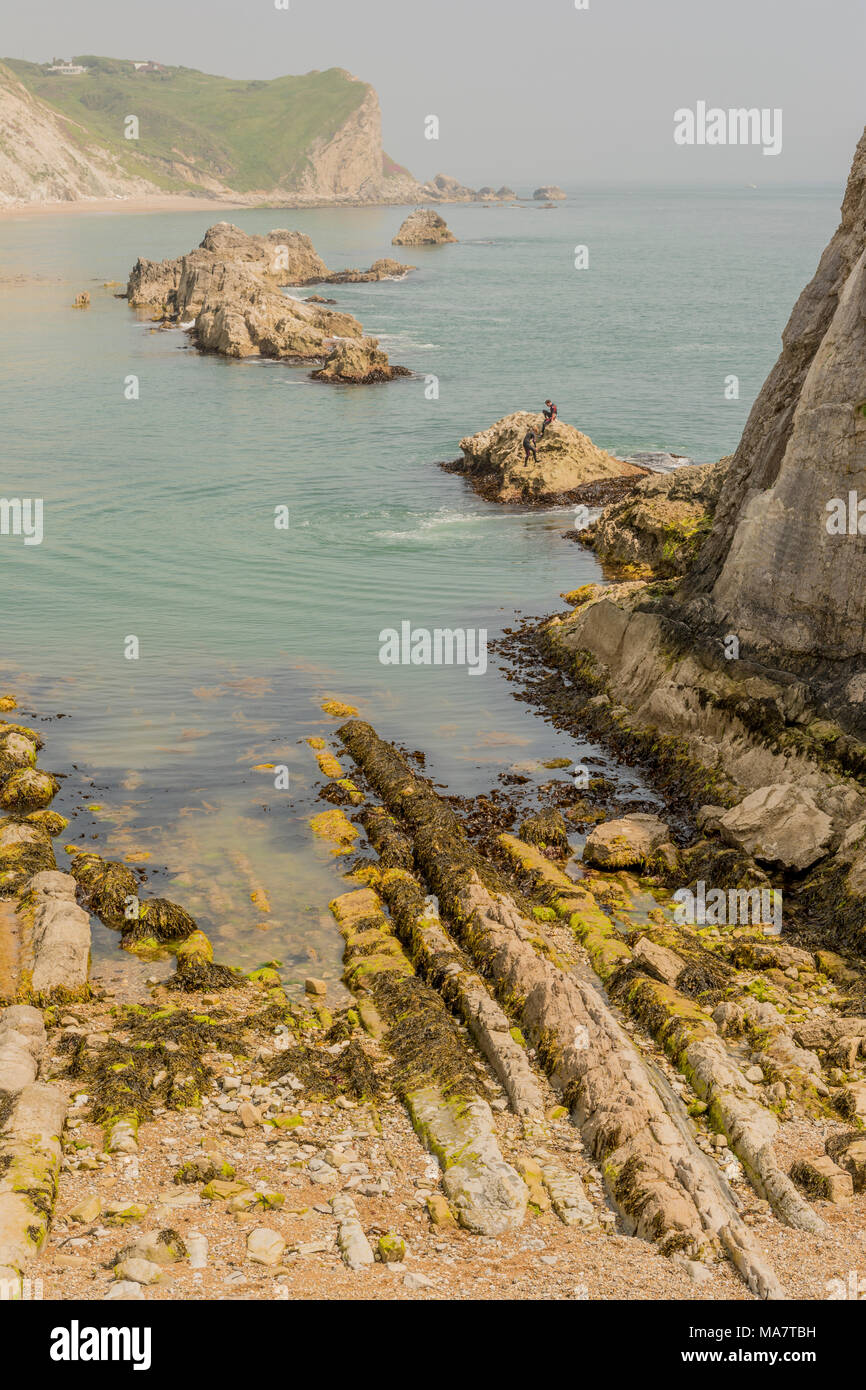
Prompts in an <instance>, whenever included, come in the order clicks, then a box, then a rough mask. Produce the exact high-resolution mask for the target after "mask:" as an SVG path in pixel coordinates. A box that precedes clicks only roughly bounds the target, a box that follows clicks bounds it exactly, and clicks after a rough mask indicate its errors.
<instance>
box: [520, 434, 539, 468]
mask: <svg viewBox="0 0 866 1390" xmlns="http://www.w3.org/2000/svg"><path fill="white" fill-rule="evenodd" d="M537 439H538V436H537V434H536V433H535V430H534V429H532V428H531V427H530V428H529V429H528V430H527V431H526V434H525V435H524V436H523V461H524V463H528V462H529V455H530V454H532V457H533V458H534V459H535V462H536V463H538V454H537V452H536V448H535V444H536V440H537Z"/></svg>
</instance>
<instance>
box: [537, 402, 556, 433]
mask: <svg viewBox="0 0 866 1390" xmlns="http://www.w3.org/2000/svg"><path fill="white" fill-rule="evenodd" d="M544 405H545V409H544V411H543V414H544V424H543V425H542V426H541V437H542V439H543V438H544V431H545V430H546V429H547V426H548V425H552V424H553V422H554V420H555V419H556V414H557V412H556V406H555V405H554V404H553V401H545V402H544Z"/></svg>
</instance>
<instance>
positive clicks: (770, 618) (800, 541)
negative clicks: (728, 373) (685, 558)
mask: <svg viewBox="0 0 866 1390" xmlns="http://www.w3.org/2000/svg"><path fill="white" fill-rule="evenodd" d="M782 343H783V346H782V352H781V355H780V357H779V359H778V361H777V362H776V364H775V366H774V367H773V370H772V371H771V372H770V375H769V376H768V378H767V380H766V382H765V383H764V386H763V388H762V390H761V392H760V394H759V396H758V398H757V400H756V401H755V404H754V406H753V408H752V411H751V414H750V416H749V419H748V422H747V424H746V428H745V430H744V433H743V437H742V439H741V441H740V444H739V447H738V449H737V451H736V453H735V454H734V456H733V459H732V462H731V465H730V467H729V469H728V472H727V475H726V478H725V483H724V486H723V488H722V492H721V496H720V499H719V503H718V507H717V510H716V514H715V521H714V525H713V529H712V532H711V534H710V536H709V538H708V539H707V541H706V543H705V544H704V546H703V548H702V550H701V552H700V554H699V556H698V558H697V561H696V563H695V565H694V567H693V568H692V570H691V572H690V573H689V575H688V576H687V577H686V579H685V581H684V583H683V586H682V589H681V597H682V599H684V600H686V601H687V603H688V604H689V607H690V609H691V611H692V613H693V614H694V615H695V616H700V617H701V618H702V619H703V620H704V622H708V623H710V624H720V625H724V627H725V628H726V630H729V631H731V632H734V633H736V634H737V635H738V636H739V638H740V641H741V642H742V644H743V645H744V646H745V647H747V648H748V649H750V650H751V651H753V652H754V653H755V655H757V656H759V657H761V656H763V657H766V658H768V659H772V660H773V661H776V662H778V663H779V664H780V665H782V666H790V667H792V668H793V669H797V670H800V671H802V670H804V664H810V663H813V662H816V661H817V662H820V663H824V664H825V665H826V664H827V663H835V664H836V665H837V667H838V678H839V679H841V677H842V676H845V675H847V676H848V677H849V681H850V678H852V677H853V676H854V675H855V672H854V669H853V667H854V664H856V663H858V662H859V660H860V659H861V658H862V656H863V654H864V650H866V545H864V534H866V515H864V516H863V519H862V532H863V533H864V534H858V520H859V517H858V514H857V502H858V501H859V500H863V501H864V503H866V132H864V135H863V137H862V138H861V140H860V143H859V145H858V147H857V151H856V153H855V156H854V162H853V166H852V169H851V175H850V178H849V181H848V187H847V191H846V193H845V199H844V202H843V205H842V220H841V223H840V225H839V228H838V229H837V231H836V233H835V234H834V236H833V238H832V240H831V241H830V243H829V245H828V246H827V248H826V250H825V251H824V254H823V255H822V257H821V261H820V263H819V266H818V269H817V271H816V273H815V276H814V278H813V279H812V281H811V283H810V284H809V285H808V286H807V287H806V289H805V290H804V291H803V293H802V294H801V295H800V298H799V299H798V301H797V303H796V305H795V306H794V310H793V312H792V314H791V317H790V320H789V322H788V325H787V327H786V328H785V331H784V334H783V336H782ZM851 494H855V495H854V496H851ZM834 499H835V500H834ZM843 507H844V513H843V511H842V508H843ZM863 511H864V513H866V505H864V508H863ZM849 513H850V514H849ZM840 529H841V530H843V531H844V534H839V531H840ZM851 532H853V534H851ZM837 683H838V682H837ZM848 683H849V682H846V685H847V684H848ZM858 689H859V687H857V686H856V685H855V686H854V688H853V689H850V690H849V691H848V698H849V699H850V698H851V696H852V695H853V696H856V695H857V694H858ZM860 699H861V700H862V699H863V694H862V693H861V694H860Z"/></svg>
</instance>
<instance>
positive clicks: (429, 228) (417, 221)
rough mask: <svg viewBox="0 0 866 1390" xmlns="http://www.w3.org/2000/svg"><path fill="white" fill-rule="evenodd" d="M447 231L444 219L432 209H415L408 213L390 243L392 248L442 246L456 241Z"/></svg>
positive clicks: (451, 233)
mask: <svg viewBox="0 0 866 1390" xmlns="http://www.w3.org/2000/svg"><path fill="white" fill-rule="evenodd" d="M456 240H457V238H456V236H455V235H454V233H453V232H451V231H449V229H448V224H447V222H446V221H445V218H444V217H440V216H439V214H438V212H434V211H433V210H432V208H416V209H415V211H414V212H410V214H409V216H408V217H407V218H406V220H405V222H404V223H403V225H402V226H401V228H400V230H399V232H398V233H397V235H396V236H395V237H394V239H393V241H392V242H391V245H392V246H442V245H444V244H445V243H446V242H449V241H456Z"/></svg>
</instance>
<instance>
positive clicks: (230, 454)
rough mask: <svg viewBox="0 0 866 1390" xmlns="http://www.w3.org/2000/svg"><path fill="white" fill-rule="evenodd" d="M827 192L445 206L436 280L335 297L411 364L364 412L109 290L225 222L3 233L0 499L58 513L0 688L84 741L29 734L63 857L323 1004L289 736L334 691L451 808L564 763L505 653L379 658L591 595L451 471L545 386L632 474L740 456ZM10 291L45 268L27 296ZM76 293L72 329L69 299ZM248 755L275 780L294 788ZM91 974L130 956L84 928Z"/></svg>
mask: <svg viewBox="0 0 866 1390" xmlns="http://www.w3.org/2000/svg"><path fill="white" fill-rule="evenodd" d="M838 203H839V194H838V191H837V190H820V189H813V190H802V189H800V190H788V191H785V190H772V191H769V190H768V191H767V192H763V191H760V190H757V191H756V190H748V189H743V190H733V191H732V190H725V191H723V192H722V191H720V192H713V191H707V190H697V191H689V192H684V191H660V192H655V193H654V192H648V191H646V190H640V191H637V190H635V191H609V190H608V191H601V190H595V191H590V192H586V193H583V194H581V195H580V196H575V197H574V198H572V199H570V200H569V202H568V203H566V204H563V205H560V206H558V207H557V208H556V209H555V210H541V209H539V208H538V207H532V206H529V207H525V208H520V209H512V208H508V207H502V208H499V207H493V208H484V207H481V206H474V205H473V206H465V207H462V206H455V207H452V208H447V209H445V214H446V217H447V220H448V223H449V225H450V226H451V227H452V229H453V230H454V232H455V234H456V235H457V236H458V238H459V244H458V245H456V246H448V247H440V248H435V249H429V250H424V249H420V250H414V251H412V252H411V254H410V253H409V252H408V251H407V252H406V254H405V255H403V253H402V252H401V253H400V258H401V259H405V260H408V261H414V262H416V263H417V265H418V267H419V268H418V270H417V271H416V272H415V273H414V274H413V275H411V276H410V277H408V278H407V279H405V280H403V281H400V282H391V281H384V282H381V283H379V284H373V285H348V286H335V287H333V288H332V290H331V291H329V293H333V296H334V297H335V298H336V299H337V300H338V306H337V307H339V308H341V309H345V310H348V311H349V312H351V313H354V314H356V315H357V316H358V317H359V318H360V319H361V321H362V322H363V324H364V327H365V329H366V330H367V331H368V332H371V333H376V334H379V335H381V338H382V342H383V346H384V347H385V348H386V350H387V351H388V353H389V355H390V356H391V358H392V360H393V361H395V362H399V363H402V364H404V365H406V366H408V367H410V368H412V369H413V371H414V372H417V373H419V374H420V376H419V377H418V378H412V379H403V380H399V381H397V382H394V383H391V384H388V385H384V386H380V387H329V386H326V385H324V384H321V383H315V382H311V381H310V380H309V378H308V376H307V373H306V371H305V370H303V369H297V368H287V367H284V366H281V365H279V364H273V363H239V362H227V361H224V360H221V359H218V358H215V357H204V356H199V355H198V354H196V353H195V352H194V351H192V350H190V349H189V348H188V346H187V339H186V336H185V335H184V334H181V333H177V332H170V333H166V332H157V331H152V330H151V326H150V325H148V324H143V323H141V322H140V321H139V320H138V319H137V317H136V316H135V314H134V313H133V312H132V311H131V310H130V309H129V308H128V306H127V305H126V303H125V302H124V301H121V300H116V299H114V298H113V293H114V291H112V290H111V289H103V288H102V285H103V282H104V281H108V280H119V281H122V282H124V283H125V281H126V278H127V275H128V272H129V269H130V267H131V265H132V264H133V262H134V261H135V259H136V257H137V256H139V255H144V256H149V257H152V258H162V257H164V256H174V255H177V254H179V253H181V252H183V251H185V250H188V249H189V248H190V247H192V246H193V245H195V244H197V243H198V241H199V240H200V239H201V236H202V235H203V233H204V231H205V229H206V227H207V226H208V225H210V224H211V223H212V222H214V221H216V220H218V218H219V214H218V213H217V212H210V213H208V212H204V213H202V214H198V213H183V214H153V215H144V216H128V215H112V214H84V215H75V216H61V217H57V218H52V217H37V218H33V219H26V220H25V219H21V220H18V219H15V220H10V221H6V222H2V221H0V279H2V280H3V281H4V283H0V314H2V319H3V324H4V329H5V331H4V332H3V334H2V340H0V380H2V396H3V418H4V423H5V450H4V455H5V457H4V465H5V466H4V469H3V480H2V495H4V496H7V497H10V496H24V497H33V496H41V497H43V498H44V499H45V539H44V541H43V543H42V545H40V546H30V547H25V546H24V545H23V543H22V540H21V539H20V538H15V537H0V577H2V585H3V594H4V603H3V623H2V646H0V671H2V673H3V677H4V684H5V685H6V687H8V688H9V689H12V690H13V691H15V692H16V693H18V694H19V696H20V697H22V704H23V706H24V708H25V709H26V708H27V705H28V703H29V704H30V706H31V708H32V710H33V711H34V712H35V713H36V714H37V715H41V716H47V715H48V714H49V713H50V712H55V713H56V712H63V713H64V714H65V715H66V716H67V717H66V718H64V719H62V720H53V719H50V720H49V719H46V721H45V724H44V732H45V735H46V740H47V747H46V750H45V752H44V753H43V762H44V764H45V765H46V766H51V767H54V768H56V769H57V770H59V771H61V772H64V773H67V774H68V777H67V778H66V780H65V782H64V789H63V792H62V793H61V796H60V798H59V799H58V802H57V805H58V807H59V808H60V809H62V810H64V811H65V813H67V814H69V813H70V812H73V813H75V818H74V819H73V821H72V824H71V826H70V831H69V833H68V835H67V836H66V837H63V840H62V841H61V842H60V843H61V844H62V843H64V842H65V841H66V840H69V839H80V838H81V837H86V838H88V839H90V837H91V836H93V837H98V838H96V839H95V841H94V843H95V844H96V845H97V846H98V847H100V848H101V849H102V850H103V851H104V852H106V853H109V854H127V855H130V856H132V857H133V858H134V859H136V860H138V861H139V862H141V864H142V866H143V867H146V868H147V870H148V873H149V875H150V879H149V882H150V890H149V891H152V892H165V893H169V894H175V895H176V896H177V898H178V899H179V900H180V901H182V902H183V903H184V904H185V905H187V906H188V907H190V909H191V910H193V911H194V912H195V913H196V914H197V915H199V916H200V918H201V921H202V925H203V926H204V927H205V929H206V930H208V931H210V932H211V933H212V934H213V935H214V937H215V939H217V941H218V943H219V949H220V954H221V956H222V957H223V958H225V959H227V960H229V961H230V962H232V963H237V964H243V965H246V966H250V965H253V964H256V963H258V962H259V961H261V960H264V959H268V958H271V957H277V958H279V959H281V960H283V961H284V962H285V963H286V965H287V966H291V967H293V968H294V969H296V970H299V971H300V972H301V973H303V971H304V970H305V969H309V968H312V967H313V966H315V967H316V970H317V973H323V974H325V975H326V976H328V977H329V978H331V979H336V978H337V977H338V976H339V968H340V967H339V954H340V943H339V938H338V937H337V936H336V932H335V931H334V929H333V927H332V924H331V920H330V916H329V914H328V912H327V902H328V899H329V898H330V897H331V896H333V894H334V892H335V891H339V890H340V887H341V881H340V877H339V866H338V864H336V863H335V861H334V860H333V858H332V857H331V855H330V854H329V851H328V849H327V847H326V846H323V845H321V844H316V843H314V842H312V840H311V837H310V833H309V829H308V826H307V819H308V817H309V815H311V814H313V813H314V812H315V811H316V810H319V809H322V807H323V803H321V802H317V801H316V798H315V792H316V789H317V787H318V786H319V785H320V781H321V779H320V778H319V775H318V770H317V768H316V765H315V762H314V760H313V758H312V756H311V755H310V753H309V750H308V749H307V747H306V746H305V744H304V743H303V742H302V740H303V739H304V738H306V737H307V736H308V735H310V734H325V735H327V733H328V732H329V731H330V730H331V729H333V727H334V725H335V721H333V720H330V719H327V718H325V717H324V716H323V715H322V713H321V711H320V709H319V703H320V701H321V699H322V698H323V697H324V696H325V695H336V696H339V697H341V698H343V699H346V700H349V701H350V702H351V703H352V704H354V705H356V706H358V708H359V710H360V712H361V713H362V715H363V716H364V717H366V718H369V719H370V720H371V722H373V723H374V724H375V725H376V726H377V728H378V729H379V730H380V732H381V733H382V734H383V735H385V736H386V737H390V738H395V739H398V740H403V741H405V742H406V743H407V744H408V745H409V746H410V747H412V748H423V749H424V750H425V752H426V753H427V755H428V761H427V770H428V772H429V773H431V775H433V776H434V777H435V778H436V779H437V780H438V781H440V782H442V783H447V784H448V786H449V788H450V789H451V790H453V791H455V792H462V793H470V792H478V791H481V790H484V789H485V788H486V787H488V786H490V785H492V784H494V783H495V781H496V778H497V776H498V775H499V774H500V773H502V772H504V771H506V770H507V769H508V768H509V767H511V766H512V765H513V764H514V763H515V762H527V761H532V760H533V759H538V758H552V757H557V756H574V757H576V756H578V754H579V752H580V750H579V749H578V748H576V747H575V745H574V744H573V742H572V741H570V740H569V739H567V738H566V737H565V736H564V735H562V734H559V733H556V732H555V731H553V730H551V729H550V728H549V726H547V725H546V724H545V723H544V722H543V721H542V720H541V719H540V718H538V717H537V716H535V715H533V714H532V712H531V711H530V710H529V709H528V708H527V707H526V706H525V705H523V704H521V703H519V702H517V701H515V700H514V699H513V697H512V693H511V687H509V685H508V684H507V682H505V681H504V680H503V679H502V677H501V675H500V673H499V670H498V667H497V664H496V660H495V658H493V657H491V660H490V664H489V667H488V670H487V672H486V674H485V675H484V676H479V677H470V676H468V675H467V674H466V672H465V671H463V670H457V669H454V668H448V667H438V668H433V667H416V668H412V667H408V668H406V667H396V668H395V667H385V666H382V665H381V664H380V663H379V660H378V653H379V642H378V634H379V632H380V630H381V629H382V628H384V627H397V628H399V626H400V623H401V622H402V621H404V620H409V621H410V622H411V623H412V624H413V625H414V626H422V627H428V628H435V627H464V628H478V627H483V628H486V629H487V631H488V633H489V636H490V638H491V639H492V638H494V637H495V636H496V635H497V634H498V633H500V632H501V630H502V628H503V627H504V626H509V625H510V623H511V622H512V620H513V617H514V613H515V610H520V611H522V612H524V613H539V614H540V613H546V612H549V611H552V610H554V609H556V608H557V607H558V606H559V605H560V600H559V595H560V593H561V592H562V591H565V590H568V589H571V588H574V587H576V586H577V585H579V584H581V583H585V582H586V581H587V580H590V579H595V578H598V577H599V570H598V567H597V565H596V562H595V560H594V558H593V557H592V556H591V554H589V553H588V552H585V551H583V550H582V549H581V548H580V547H578V546H575V545H574V544H572V543H570V542H566V541H563V540H562V532H563V531H564V530H565V529H566V527H567V526H568V524H569V521H570V513H569V512H568V511H558V512H556V511H553V512H532V513H522V512H520V511H519V510H517V509H512V508H499V507H496V506H493V505H491V504H488V503H486V502H483V501H482V500H481V499H479V498H477V497H475V496H474V495H473V494H472V493H470V492H469V491H468V490H467V488H466V486H465V484H464V483H463V481H462V480H461V479H460V478H457V477H455V476H452V475H449V474H445V473H443V472H442V471H441V470H440V469H438V468H437V467H436V466H435V465H436V462H437V461H439V460H443V459H450V458H454V457H456V456H457V455H458V453H459V448H458V441H459V439H460V438H461V436H462V435H464V434H468V433H472V432H474V431H475V430H477V429H480V428H483V427H485V426H486V425H488V424H490V423H491V422H492V421H493V420H495V419H497V418H499V417H500V416H501V415H503V414H506V413H507V412H509V411H511V410H515V409H521V408H522V409H526V408H534V409H538V408H540V406H541V403H542V402H543V400H544V398H545V397H546V396H552V397H553V399H554V400H556V401H557V403H558V405H559V408H560V413H561V415H562V416H563V418H564V419H566V420H568V421H570V422H572V423H574V424H576V425H578V426H579V427H580V428H581V429H583V430H585V431H586V432H587V433H589V434H590V435H591V437H592V438H593V439H594V440H595V442H596V443H598V444H600V445H602V446H603V447H606V448H608V449H611V450H613V451H615V452H618V453H631V452H635V451H638V450H652V449H668V450H672V451H674V452H676V453H683V454H688V455H690V456H692V457H694V458H697V459H715V458H718V457H720V456H721V455H722V454H724V453H727V452H730V450H731V449H732V448H733V447H734V446H735V445H736V442H737V439H738V437H739V434H740V432H741V429H742V426H743V423H744V421H745V418H746V415H747V413H748V409H749V406H750V404H751V401H752V399H753V397H754V395H755V393H756V392H757V391H758V389H759V388H760V385H761V383H762V381H763V379H764V376H765V375H766V372H767V370H768V368H769V366H770V365H771V363H772V361H773V360H774V359H775V356H776V355H777V352H778V345H779V333H780V331H781V328H782V327H783V325H784V322H785V321H786V319H787V316H788V314H789V312H790V308H791V305H792V304H793V302H794V300H795V298H796V296H797V294H798V293H799V291H800V290H801V288H802V286H803V285H804V284H805V283H806V281H807V280H808V278H809V277H810V276H811V274H812V272H813V270H814V266H815V264H816V262H817V259H818V256H819V254H820V251H821V248H822V247H823V245H824V244H825V242H826V240H827V238H828V236H829V234H830V232H831V231H832V229H833V227H834V226H835V225H836V222H837V220H838ZM404 212H405V210H401V209H397V208H385V209H363V210H360V209H359V210H339V211H338V210H334V211H328V210H316V211H310V212H294V211H291V212H280V211H263V212H231V213H228V214H227V216H228V217H229V218H231V220H233V221H235V222H237V223H238V224H239V225H241V226H242V227H244V228H246V229H247V230H249V231H265V230H268V229H270V228H271V227H274V226H280V225H283V226H285V225H288V226H290V227H297V228H299V229H300V230H303V231H306V232H308V233H309V234H310V235H311V237H312V238H313V241H314V244H315V246H316V249H317V250H318V251H319V252H320V254H321V255H322V256H323V257H324V259H325V260H326V261H327V263H328V264H329V265H330V266H332V267H334V268H335V269H339V268H341V267H343V266H345V265H362V266H364V265H368V264H369V263H370V262H371V261H372V260H374V259H375V258H376V257H378V256H381V255H387V254H391V251H392V248H391V246H390V240H391V236H392V235H393V233H394V231H395V230H396V228H397V226H398V225H399V223H400V221H401V220H402V217H403V215H404ZM578 244H585V245H587V246H588V247H589V257H590V268H589V270H587V271H577V270H575V269H574V268H573V259H574V247H575V246H576V245H578ZM19 274H20V275H24V276H29V277H33V276H38V277H42V278H41V279H38V280H36V281H31V282H29V283H25V284H14V283H9V282H8V277H14V276H16V275H19ZM81 289H89V290H90V292H91V296H92V306H91V308H90V310H89V311H88V312H86V313H76V312H74V311H73V310H72V309H71V308H70V307H69V305H70V303H71V300H72V298H73V296H74V294H75V293H77V292H78V291H79V290H81ZM310 292H311V291H310ZM300 293H303V294H306V293H308V291H301V292H300ZM428 373H434V374H435V375H436V376H437V377H438V378H439V382H440V387H439V391H440V394H439V399H438V400H433V401H431V400H427V399H425V391H424V379H423V378H424V375H425V374H428ZM729 373H735V374H736V375H737V376H738V377H739V379H740V399H739V400H738V401H726V400H725V399H724V379H725V377H726V376H727V375H728V374H729ZM129 374H135V375H137V376H138V377H139V380H140V391H141V397H140V399H139V400H138V401H126V400H125V399H124V389H123V388H124V379H125V378H126V377H127V376H128V375H129ZM280 504H285V505H288V507H289V508H290V513H291V525H290V529H289V531H288V532H285V531H278V530H276V529H275V528H274V524H273V520H274V508H275V507H276V506H278V505H280ZM128 634H135V635H136V636H137V637H138V638H139V640H140V644H141V657H140V660H138V661H137V662H132V661H127V660H125V659H124V655H123V652H124V640H125V638H126V636H127V635H128ZM259 762H275V763H287V764H288V765H289V767H290V773H291V786H290V790H289V791H288V792H277V791H275V790H274V788H273V781H272V776H271V777H269V776H268V774H266V773H260V772H253V771H252V770H251V769H252V768H253V766H254V765H255V764H256V763H259ZM544 775H549V774H544ZM557 775H563V776H564V775H566V774H565V773H562V774H557ZM91 782H92V783H94V784H95V785H90V783H91ZM94 802H95V803H96V804H97V806H99V807H100V808H101V809H100V810H98V811H96V812H92V811H90V810H88V809H87V808H88V806H92V805H93V803H94ZM143 856H149V857H147V858H144V857H143ZM256 886H263V887H264V888H265V889H266V891H267V894H268V896H269V898H270V902H271V906H272V912H271V914H270V915H267V914H262V913H261V912H260V911H258V910H257V909H256V907H254V905H253V904H252V903H251V901H250V892H251V891H252V890H253V889H254V888H255V887H256ZM97 952H98V953H99V954H101V956H102V957H103V958H105V959H106V960H107V959H109V958H110V957H111V956H112V955H113V954H114V952H115V938H114V937H113V936H111V934H109V933H107V932H103V931H101V929H99V930H98V936H97Z"/></svg>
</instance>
